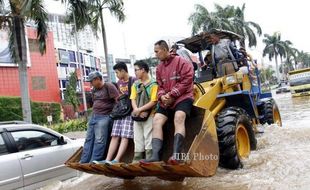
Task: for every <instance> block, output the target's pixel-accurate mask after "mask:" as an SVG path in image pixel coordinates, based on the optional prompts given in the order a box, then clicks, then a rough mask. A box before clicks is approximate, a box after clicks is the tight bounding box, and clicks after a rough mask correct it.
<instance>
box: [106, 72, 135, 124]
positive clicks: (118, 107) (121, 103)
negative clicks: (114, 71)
mask: <svg viewBox="0 0 310 190" xmlns="http://www.w3.org/2000/svg"><path fill="white" fill-rule="evenodd" d="M131 86H132V79H131V77H129V82H128V95H127V94H122V95H121V96H120V97H119V98H118V101H117V103H116V104H115V106H114V107H113V110H112V112H111V114H110V117H111V118H112V119H120V118H123V117H125V116H128V115H130V114H131V111H132V106H131V100H130V99H129V97H130V94H131Z"/></svg>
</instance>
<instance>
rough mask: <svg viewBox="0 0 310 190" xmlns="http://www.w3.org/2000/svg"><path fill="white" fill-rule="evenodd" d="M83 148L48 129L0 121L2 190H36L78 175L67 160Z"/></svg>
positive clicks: (0, 176) (0, 177)
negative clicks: (70, 167) (66, 163)
mask: <svg viewBox="0 0 310 190" xmlns="http://www.w3.org/2000/svg"><path fill="white" fill-rule="evenodd" d="M81 146H83V141H82V139H81V140H73V139H70V138H68V137H65V136H63V135H62V134H60V133H57V132H55V131H53V130H51V129H48V128H46V127H42V126H39V125H35V124H27V123H24V122H15V121H14V122H0V171H1V172H0V189H1V190H6V189H36V188H39V187H42V186H44V185H47V184H48V183H50V182H51V181H53V180H65V179H69V178H72V177H75V176H78V175H79V173H78V172H77V171H76V170H72V169H69V168H67V167H65V165H64V163H65V161H66V160H67V159H68V158H70V156H71V155H72V154H73V153H74V152H75V151H76V150H78V149H79V148H80V147H81Z"/></svg>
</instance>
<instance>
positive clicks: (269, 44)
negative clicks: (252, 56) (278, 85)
mask: <svg viewBox="0 0 310 190" xmlns="http://www.w3.org/2000/svg"><path fill="white" fill-rule="evenodd" d="M264 37H265V38H264V39H263V42H264V43H265V44H266V46H265V48H264V50H263V56H264V57H265V56H266V55H267V54H268V57H269V60H270V61H271V60H272V59H273V58H274V59H275V61H276V76H277V80H278V82H280V76H279V66H278V56H281V57H282V56H285V55H286V53H285V50H286V49H285V42H283V41H281V34H280V33H279V32H275V33H274V34H273V35H272V36H270V35H269V34H264Z"/></svg>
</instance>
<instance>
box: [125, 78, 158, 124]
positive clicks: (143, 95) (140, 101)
mask: <svg viewBox="0 0 310 190" xmlns="http://www.w3.org/2000/svg"><path fill="white" fill-rule="evenodd" d="M154 83H155V82H150V83H149V84H148V85H146V86H144V85H143V84H142V83H140V84H138V86H137V97H138V98H137V106H138V107H141V106H143V105H145V104H147V103H148V102H149V101H150V99H151V98H150V95H149V94H148V93H147V88H148V87H149V86H151V85H152V84H154ZM152 110H153V108H152V109H149V110H147V111H144V112H147V116H146V117H140V116H133V115H131V118H132V119H133V120H134V121H146V120H147V119H148V118H149V116H150V115H151V113H152Z"/></svg>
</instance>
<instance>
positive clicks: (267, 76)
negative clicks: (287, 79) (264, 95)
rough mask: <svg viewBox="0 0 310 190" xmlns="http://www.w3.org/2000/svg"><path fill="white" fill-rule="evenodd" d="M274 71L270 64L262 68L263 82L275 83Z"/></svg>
mask: <svg viewBox="0 0 310 190" xmlns="http://www.w3.org/2000/svg"><path fill="white" fill-rule="evenodd" d="M274 73H275V72H274V70H273V69H272V67H271V66H270V65H269V66H268V67H267V68H263V69H261V72H260V75H261V79H262V83H266V81H269V82H270V83H273V82H274V80H273V78H274V76H273V74H274Z"/></svg>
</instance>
